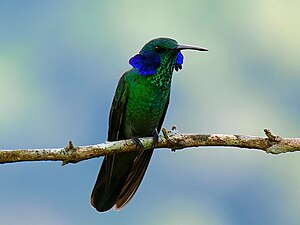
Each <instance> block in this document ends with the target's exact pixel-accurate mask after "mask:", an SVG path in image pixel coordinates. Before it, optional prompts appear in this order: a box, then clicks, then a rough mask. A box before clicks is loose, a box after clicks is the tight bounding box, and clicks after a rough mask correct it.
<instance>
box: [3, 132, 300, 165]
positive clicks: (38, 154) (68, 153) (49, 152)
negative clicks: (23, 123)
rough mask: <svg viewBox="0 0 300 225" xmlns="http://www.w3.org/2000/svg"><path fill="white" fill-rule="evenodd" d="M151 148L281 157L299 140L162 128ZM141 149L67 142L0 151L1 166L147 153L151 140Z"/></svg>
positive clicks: (129, 145)
mask: <svg viewBox="0 0 300 225" xmlns="http://www.w3.org/2000/svg"><path fill="white" fill-rule="evenodd" d="M162 131H163V135H160V136H159V139H158V142H157V143H156V145H155V147H154V148H169V149H171V150H172V151H175V150H179V149H184V148H189V147H199V146H227V147H238V148H247V149H257V150H262V151H264V152H266V153H272V154H280V153H286V152H295V151H300V138H282V137H279V136H274V135H273V134H272V133H271V131H270V130H268V129H265V130H264V132H265V135H266V137H255V136H247V135H227V134H181V133H179V132H178V131H177V130H176V127H173V128H172V130H171V131H166V129H164V128H163V129H162ZM140 141H141V143H142V145H143V147H142V148H141V147H139V146H137V145H136V143H135V142H134V141H132V140H131V139H128V140H122V141H114V142H104V143H101V144H96V145H89V146H77V147H74V146H73V144H72V142H71V141H70V142H69V144H68V146H66V147H65V148H45V149H17V150H0V163H1V164H4V163H14V162H24V161H62V164H63V165H65V164H67V163H77V162H80V161H82V160H87V159H91V158H96V157H100V156H105V155H109V154H115V153H121V152H130V151H146V150H149V149H152V148H153V138H151V137H148V138H140Z"/></svg>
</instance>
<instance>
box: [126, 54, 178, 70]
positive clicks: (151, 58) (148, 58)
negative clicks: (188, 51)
mask: <svg viewBox="0 0 300 225" xmlns="http://www.w3.org/2000/svg"><path fill="white" fill-rule="evenodd" d="M129 64H130V65H131V66H132V67H133V68H135V69H137V71H138V73H139V74H140V75H142V76H150V75H153V74H155V73H156V69H157V68H158V67H159V66H160V57H159V55H158V54H153V53H150V52H143V53H139V54H137V55H135V56H133V57H132V58H131V59H130V60H129ZM182 64H183V55H182V54H181V52H180V51H179V52H178V54H177V57H176V64H175V70H176V71H178V69H181V68H182Z"/></svg>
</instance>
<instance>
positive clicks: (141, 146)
mask: <svg viewBox="0 0 300 225" xmlns="http://www.w3.org/2000/svg"><path fill="white" fill-rule="evenodd" d="M131 140H132V141H133V142H134V144H135V146H136V147H138V148H143V147H144V146H143V144H142V142H141V141H140V139H139V138H138V137H132V138H131Z"/></svg>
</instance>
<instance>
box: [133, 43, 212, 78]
mask: <svg viewBox="0 0 300 225" xmlns="http://www.w3.org/2000/svg"><path fill="white" fill-rule="evenodd" d="M185 49H191V50H197V51H208V50H207V49H205V48H201V47H195V46H189V45H179V44H178V43H177V41H175V40H173V39H170V38H156V39H153V40H151V41H149V42H148V43H147V44H145V46H144V47H143V48H142V49H141V51H140V52H139V53H138V54H137V55H135V56H133V57H132V58H131V59H130V60H129V64H130V65H132V67H133V68H135V69H137V70H138V73H139V74H140V75H142V76H150V75H154V74H155V73H156V70H157V69H158V68H159V67H173V68H175V70H176V71H178V70H179V69H181V68H182V64H183V55H182V54H181V52H180V51H181V50H185Z"/></svg>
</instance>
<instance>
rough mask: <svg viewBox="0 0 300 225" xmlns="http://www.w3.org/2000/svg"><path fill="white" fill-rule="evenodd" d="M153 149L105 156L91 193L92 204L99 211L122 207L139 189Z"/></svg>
mask: <svg viewBox="0 0 300 225" xmlns="http://www.w3.org/2000/svg"><path fill="white" fill-rule="evenodd" d="M152 153H153V150H147V151H141V152H126V153H119V154H114V155H109V156H105V158H104V160H103V162H102V166H101V168H100V171H99V174H98V177H97V180H96V184H95V186H94V189H93V192H92V195H91V204H92V206H93V207H94V208H95V209H96V210H97V211H99V212H104V211H107V210H109V209H111V208H112V207H113V206H114V205H115V208H116V209H117V210H118V209H121V208H122V207H123V206H125V205H126V204H127V203H128V202H129V200H130V199H131V198H132V197H133V195H134V194H135V192H136V190H137V189H138V187H139V185H140V183H141V181H142V179H143V177H144V174H145V172H146V169H147V167H148V164H149V162H150V159H151V156H152Z"/></svg>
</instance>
